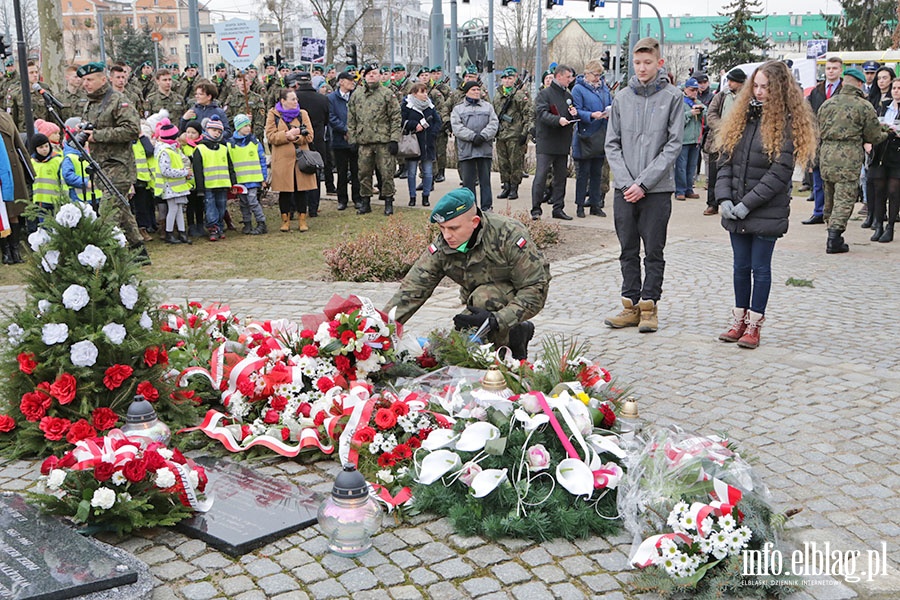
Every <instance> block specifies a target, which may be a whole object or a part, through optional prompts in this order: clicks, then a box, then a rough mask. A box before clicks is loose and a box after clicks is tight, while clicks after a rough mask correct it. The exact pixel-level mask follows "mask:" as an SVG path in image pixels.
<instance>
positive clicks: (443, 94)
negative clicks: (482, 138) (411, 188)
mask: <svg viewBox="0 0 900 600" xmlns="http://www.w3.org/2000/svg"><path fill="white" fill-rule="evenodd" d="M431 85H432V88H431V89H432V92H433V94H429V96H430V97H431V101H432V102H434V108H435V110H437V112H438V114H439V115H441V118H444V114H445V111H444V105H445V104H447V103H448V102H450V86H449V85H447V82H446V81H444V72H443V68H442V67H441V65H435V66H433V67H432V68H431ZM437 96H440V99H441V101H440V102H438V101H437V100H435V97H437ZM449 137H450V126H449V124H447V123H445V122H441V131H440V133H439V134H438V138H437V142H436V143H435V151H436V153H437V160H436V161H435V163H436V164H435V166H434V182H435V183H441V182H442V181H444V179H445V177H444V169H446V168H447V140H448V139H449Z"/></svg>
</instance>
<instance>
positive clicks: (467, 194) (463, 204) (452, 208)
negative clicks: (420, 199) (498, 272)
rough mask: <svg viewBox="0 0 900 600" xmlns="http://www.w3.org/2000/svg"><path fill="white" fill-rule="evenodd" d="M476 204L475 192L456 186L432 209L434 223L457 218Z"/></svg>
mask: <svg viewBox="0 0 900 600" xmlns="http://www.w3.org/2000/svg"><path fill="white" fill-rule="evenodd" d="M473 206H475V194H473V193H472V190H470V189H469V188H464V187H463V188H456V189H455V190H453V191H452V192H450V193H448V194H445V195H444V197H443V198H441V199H440V200H438V201H437V204H435V205H434V208H433V209H432V210H431V219H430V220H431V222H432V223H444V222H446V221H449V220H451V219H455V218H456V217H458V216H459V215H461V214H463V213H464V212H466V211H467V210H469V209H470V208H472V207H473Z"/></svg>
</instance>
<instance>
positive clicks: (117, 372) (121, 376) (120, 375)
mask: <svg viewBox="0 0 900 600" xmlns="http://www.w3.org/2000/svg"><path fill="white" fill-rule="evenodd" d="M132 373H134V369H132V368H131V367H129V366H128V365H113V366H111V367H109V368H108V369H106V372H105V373H104V375H103V385H105V386H106V387H107V388H108V389H110V390H114V389H116V388H118V387H119V386H120V385H122V382H123V381H125V380H126V379H128V378H129V377H131V374H132Z"/></svg>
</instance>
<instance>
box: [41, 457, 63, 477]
mask: <svg viewBox="0 0 900 600" xmlns="http://www.w3.org/2000/svg"><path fill="white" fill-rule="evenodd" d="M57 465H59V459H58V458H56V457H55V456H48V457H47V458H45V459H44V462H42V463H41V475H49V474H50V471H52V470H53V469H55V468H56V467H57Z"/></svg>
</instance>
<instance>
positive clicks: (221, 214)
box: [203, 188, 228, 231]
mask: <svg viewBox="0 0 900 600" xmlns="http://www.w3.org/2000/svg"><path fill="white" fill-rule="evenodd" d="M227 202H228V188H218V189H214V190H204V191H203V204H204V206H205V207H206V228H207V229H211V228H213V227H216V228H217V229H218V230H219V231H224V230H225V204H226V203H227Z"/></svg>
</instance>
